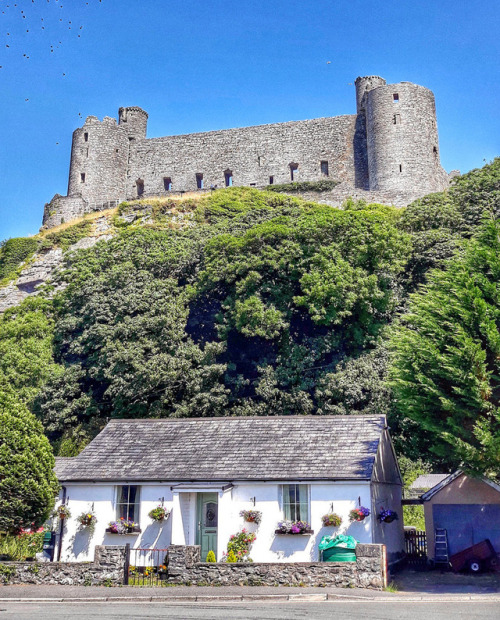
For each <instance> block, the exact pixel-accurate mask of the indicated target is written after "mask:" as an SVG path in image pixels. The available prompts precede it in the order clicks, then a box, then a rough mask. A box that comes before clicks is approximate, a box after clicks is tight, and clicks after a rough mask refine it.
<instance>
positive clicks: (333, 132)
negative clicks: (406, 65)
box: [43, 76, 449, 228]
mask: <svg viewBox="0 0 500 620" xmlns="http://www.w3.org/2000/svg"><path fill="white" fill-rule="evenodd" d="M355 86H356V108H357V109H356V114H349V115H345V116H335V117H331V118H317V119H313V120H305V121H292V122H287V123H276V124H270V125H258V126H255V127H242V128H237V129H224V130H221V131H209V132H205V133H195V134H188V135H178V136H167V137H163V138H146V128H147V120H148V115H147V113H146V112H145V111H144V110H142V109H141V108H138V107H128V108H120V110H119V113H118V123H117V122H116V119H114V118H110V117H105V118H104V119H103V120H102V122H101V121H99V120H98V118H96V117H95V116H89V117H88V118H87V119H86V121H85V124H84V125H83V127H81V128H79V129H76V130H75V132H74V133H73V144H72V150H71V162H70V173H69V183H68V195H67V196H60V195H59V194H56V196H54V198H53V199H52V201H51V202H50V203H49V204H47V205H45V211H44V217H43V225H44V228H50V227H52V226H56V225H58V224H60V223H62V222H68V221H70V220H72V219H74V218H77V217H80V216H82V215H83V214H85V213H88V212H90V211H96V210H102V209H105V208H108V207H110V206H114V205H116V204H117V203H119V202H121V201H123V200H131V199H136V198H138V197H139V198H146V197H151V196H161V195H169V193H172V192H184V191H193V190H204V189H208V188H213V187H219V188H220V187H228V186H233V185H234V186H242V185H244V186H253V187H258V188H264V187H266V186H268V185H271V184H281V183H290V182H293V181H318V180H321V179H331V180H333V181H336V182H338V186H337V187H335V189H334V190H331V192H330V193H329V195H327V196H323V195H322V198H327V200H326V201H325V200H323V201H324V202H327V203H329V204H334V205H335V204H340V203H341V202H342V200H343V199H345V198H347V197H348V196H352V197H354V198H365V199H367V200H371V201H377V202H382V203H385V204H395V205H403V204H407V203H408V202H411V200H414V199H416V198H419V197H421V196H423V195H425V194H428V193H431V192H437V191H441V190H443V189H445V188H446V187H447V186H448V183H449V175H448V174H447V173H446V172H445V171H444V170H443V168H442V167H441V165H440V161H439V145H438V130H437V123H436V109H435V101H434V94H433V93H432V91H430V90H429V89H427V88H424V87H423V86H419V85H417V84H412V83H411V82H399V83H397V84H387V83H386V81H385V80H384V79H383V78H381V77H378V76H367V77H358V78H357V79H356V82H355Z"/></svg>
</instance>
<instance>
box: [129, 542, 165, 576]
mask: <svg viewBox="0 0 500 620" xmlns="http://www.w3.org/2000/svg"><path fill="white" fill-rule="evenodd" d="M125 551H126V552H125V567H124V568H125V570H124V575H123V583H124V585H128V586H162V585H165V584H166V583H167V581H166V579H167V564H166V556H167V549H130V545H127V546H126V549H125Z"/></svg>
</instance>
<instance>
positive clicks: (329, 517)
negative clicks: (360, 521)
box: [321, 512, 342, 527]
mask: <svg viewBox="0 0 500 620" xmlns="http://www.w3.org/2000/svg"><path fill="white" fill-rule="evenodd" d="M321 520H322V521H323V527H332V526H333V527H339V525H341V524H342V517H341V516H340V515H338V514H335V513H334V512H329V513H328V514H326V515H323V516H322V517H321Z"/></svg>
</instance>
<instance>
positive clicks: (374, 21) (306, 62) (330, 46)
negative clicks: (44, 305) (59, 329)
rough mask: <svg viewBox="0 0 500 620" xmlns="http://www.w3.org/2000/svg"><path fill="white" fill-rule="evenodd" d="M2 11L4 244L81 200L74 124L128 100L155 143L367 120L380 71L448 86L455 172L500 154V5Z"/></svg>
mask: <svg viewBox="0 0 500 620" xmlns="http://www.w3.org/2000/svg"><path fill="white" fill-rule="evenodd" d="M0 11H1V12H0V65H1V68H0V85H1V90H0V92H1V97H0V118H1V119H2V122H1V124H0V164H1V166H0V175H1V187H2V198H1V200H0V240H1V239H5V238H9V237H14V236H20V235H29V234H33V233H36V232H37V230H38V228H39V226H40V224H41V217H42V211H43V205H44V203H45V202H48V201H49V200H50V199H51V198H52V196H53V195H54V194H55V193H56V192H57V193H60V194H63V195H64V194H66V189H67V176H68V167H69V156H70V149H71V134H72V132H73V130H74V129H75V128H76V127H78V126H81V125H82V123H83V120H84V118H85V117H86V116H87V115H90V114H93V115H96V116H98V117H99V118H102V117H103V116H116V115H117V112H118V108H119V107H120V106H126V105H139V106H141V107H143V108H144V109H145V110H147V112H148V113H149V125H148V136H149V137H154V136H162V135H169V134H176V133H190V132H193V131H206V130H211V129H221V128H226V127H237V126H245V125H254V124H261V123H271V122H279V121H288V120H299V119H306V118H315V117H320V116H335V115H339V114H349V113H354V111H355V96H354V86H353V85H352V84H353V82H354V80H355V78H356V76H358V75H371V74H376V75H381V76H383V77H384V78H386V79H387V80H388V82H399V81H403V80H405V81H411V82H415V83H417V84H421V85H423V86H427V87H428V88H430V89H432V90H433V91H434V93H435V95H436V102H437V116H438V126H439V133H440V147H441V160H442V164H443V166H444V167H445V168H446V169H447V170H452V169H457V168H458V169H460V170H461V171H462V172H466V171H467V170H470V169H471V168H475V167H479V166H481V165H482V164H483V161H484V160H487V161H490V160H491V159H492V158H493V157H494V156H496V155H499V154H500V152H499V151H500V148H499V146H500V120H499V74H500V63H499V58H500V37H499V36H498V32H499V31H500V2H499V1H498V0H412V1H408V0H329V1H326V0H325V1H316V0H309V1H302V2H298V1H296V0H266V1H264V0H249V1H248V2H240V1H238V0H233V2H228V1H227V0H204V1H202V0H168V1H161V0H102V1H99V0H88V1H86V0H34V1H32V0H14V1H13V0H0ZM70 22H71V23H70ZM26 31H29V32H26ZM7 33H8V34H7ZM7 46H8V47H7ZM51 50H52V51H51ZM327 61H330V64H327Z"/></svg>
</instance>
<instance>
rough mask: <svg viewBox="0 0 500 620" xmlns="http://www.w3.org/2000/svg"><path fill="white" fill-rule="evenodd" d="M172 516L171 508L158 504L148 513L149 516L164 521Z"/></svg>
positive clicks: (154, 519)
mask: <svg viewBox="0 0 500 620" xmlns="http://www.w3.org/2000/svg"><path fill="white" fill-rule="evenodd" d="M169 516H170V510H167V509H166V508H165V507H164V506H157V507H156V508H153V510H150V511H149V513H148V517H149V518H150V519H152V520H153V521H158V522H160V523H161V522H162V521H165V520H166V519H168V518H169Z"/></svg>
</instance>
